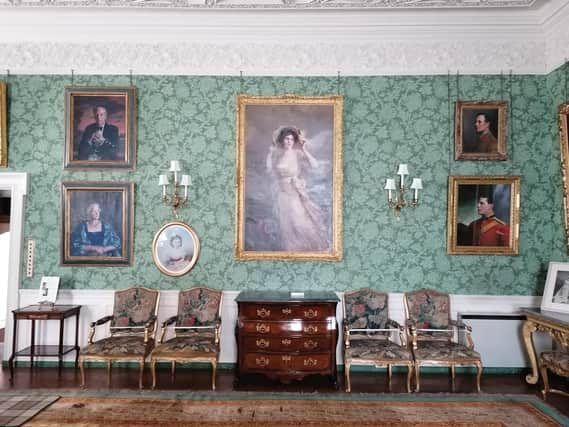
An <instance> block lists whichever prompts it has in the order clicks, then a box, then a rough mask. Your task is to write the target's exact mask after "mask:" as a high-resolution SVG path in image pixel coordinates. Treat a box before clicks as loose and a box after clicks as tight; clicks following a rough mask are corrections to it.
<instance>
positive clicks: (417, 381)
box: [415, 363, 421, 392]
mask: <svg viewBox="0 0 569 427" xmlns="http://www.w3.org/2000/svg"><path fill="white" fill-rule="evenodd" d="M420 373H421V365H420V364H418V363H417V364H416V365H415V392H419V390H420V389H421V385H420V383H419V374H420Z"/></svg>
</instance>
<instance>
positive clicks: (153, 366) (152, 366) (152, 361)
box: [150, 357, 156, 390]
mask: <svg viewBox="0 0 569 427" xmlns="http://www.w3.org/2000/svg"><path fill="white" fill-rule="evenodd" d="M150 373H151V374H152V390H154V389H155V388H156V359H155V358H154V357H152V358H150Z"/></svg>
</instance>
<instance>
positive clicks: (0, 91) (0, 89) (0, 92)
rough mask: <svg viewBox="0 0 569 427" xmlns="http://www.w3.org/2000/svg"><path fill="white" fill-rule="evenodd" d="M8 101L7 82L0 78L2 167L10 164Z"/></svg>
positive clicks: (0, 160) (0, 153) (0, 161)
mask: <svg viewBox="0 0 569 427" xmlns="http://www.w3.org/2000/svg"><path fill="white" fill-rule="evenodd" d="M7 108H8V103H7V97H6V82H5V81H3V80H0V167H6V166H8V141H7V139H6V138H7V135H8V129H6V126H7V122H6V117H7V116H8V113H7V111H6V110H7Z"/></svg>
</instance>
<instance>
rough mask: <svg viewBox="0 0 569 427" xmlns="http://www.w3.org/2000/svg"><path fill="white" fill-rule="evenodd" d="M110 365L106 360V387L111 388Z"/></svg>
mask: <svg viewBox="0 0 569 427" xmlns="http://www.w3.org/2000/svg"><path fill="white" fill-rule="evenodd" d="M111 364H112V362H111V361H110V360H107V387H110V386H111Z"/></svg>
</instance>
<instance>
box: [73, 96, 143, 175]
mask: <svg viewBox="0 0 569 427" xmlns="http://www.w3.org/2000/svg"><path fill="white" fill-rule="evenodd" d="M101 107H102V110H104V111H105V121H106V123H105V124H104V125H103V126H101V123H99V122H98V121H97V116H98V115H99V114H100V111H101ZM135 164H136V87H134V86H128V87H82V86H77V87H72V86H69V87H66V88H65V159H64V169H66V170H77V169H89V170H94V169H122V170H134V169H135Z"/></svg>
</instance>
